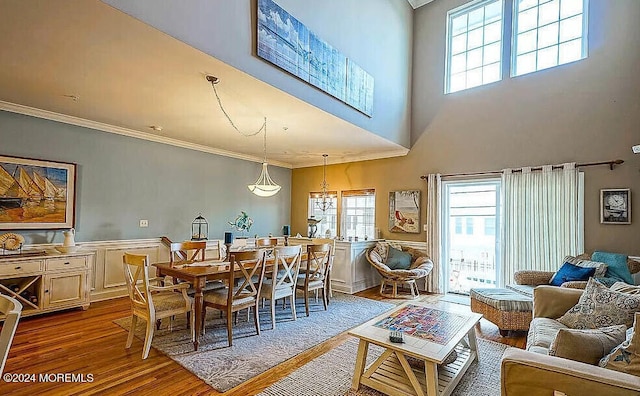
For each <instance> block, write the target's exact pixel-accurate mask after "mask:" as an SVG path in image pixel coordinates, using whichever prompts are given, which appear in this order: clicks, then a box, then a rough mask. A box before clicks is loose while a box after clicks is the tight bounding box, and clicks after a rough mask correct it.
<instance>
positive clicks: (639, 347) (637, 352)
mask: <svg viewBox="0 0 640 396" xmlns="http://www.w3.org/2000/svg"><path fill="white" fill-rule="evenodd" d="M639 325H640V313H636V315H635V325H634V326H633V328H634V329H637V328H638V326H639ZM598 365H599V366H600V367H604V368H608V369H611V370H615V371H622V372H624V373H628V374H633V375H636V376H640V331H634V332H633V335H632V336H631V339H630V340H627V341H624V342H623V343H622V344H620V345H618V346H617V347H616V348H615V349H614V350H613V351H611V353H609V354H608V355H607V356H605V357H603V358H602V360H600V363H599V364H598Z"/></svg>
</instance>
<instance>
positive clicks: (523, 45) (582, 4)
mask: <svg viewBox="0 0 640 396" xmlns="http://www.w3.org/2000/svg"><path fill="white" fill-rule="evenodd" d="M587 9H588V0H515V1H514V9H513V47H512V56H511V58H512V68H511V75H512V76H521V75H523V74H527V73H531V72H535V71H538V70H543V69H547V68H550V67H554V66H558V65H562V64H565V63H569V62H573V61H576V60H580V59H584V58H586V57H587Z"/></svg>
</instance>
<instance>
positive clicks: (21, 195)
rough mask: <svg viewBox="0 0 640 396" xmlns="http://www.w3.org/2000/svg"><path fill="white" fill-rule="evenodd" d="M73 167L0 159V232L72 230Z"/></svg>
mask: <svg viewBox="0 0 640 396" xmlns="http://www.w3.org/2000/svg"><path fill="white" fill-rule="evenodd" d="M75 181H76V165H75V164H71V163H66V162H53V161H43V160H35V159H28V158H18V157H9V156H0V229H2V230H19V229H58V228H72V227H74V220H75V219H74V217H75Z"/></svg>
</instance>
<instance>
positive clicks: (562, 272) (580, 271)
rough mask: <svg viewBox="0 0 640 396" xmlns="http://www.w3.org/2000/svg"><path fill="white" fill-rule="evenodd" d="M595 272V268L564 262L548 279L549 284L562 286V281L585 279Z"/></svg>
mask: <svg viewBox="0 0 640 396" xmlns="http://www.w3.org/2000/svg"><path fill="white" fill-rule="evenodd" d="M595 273H596V269H595V268H584V267H578V266H577V265H573V264H571V263H564V264H562V267H560V269H559V270H558V272H556V273H555V274H554V275H553V278H551V280H550V281H549V284H550V285H551V286H562V284H563V283H564V282H570V281H586V280H589V278H590V277H592V276H593V274H595Z"/></svg>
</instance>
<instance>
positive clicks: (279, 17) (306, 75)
mask: <svg viewBox="0 0 640 396" xmlns="http://www.w3.org/2000/svg"><path fill="white" fill-rule="evenodd" d="M257 12H258V17H257V27H256V31H257V39H256V43H257V48H256V54H257V55H258V56H259V57H260V58H262V59H264V60H266V61H267V62H270V63H271V64H273V65H275V66H278V67H279V68H281V69H283V70H285V71H287V72H289V73H291V74H293V75H294V76H296V77H298V78H300V79H301V80H303V81H305V82H307V83H309V84H311V85H313V86H315V87H316V88H318V89H320V90H321V91H323V92H326V93H327V94H329V95H331V96H333V97H335V98H337V99H338V100H340V101H342V102H344V103H346V104H347V105H349V106H351V107H353V108H354V109H356V110H358V111H360V112H361V113H363V114H365V115H367V116H369V117H371V116H372V115H373V89H374V78H373V76H372V75H371V74H369V73H367V72H366V71H365V70H364V69H363V68H362V67H360V66H358V65H357V64H356V63H355V62H354V61H353V60H351V59H349V58H347V56H346V55H344V54H343V53H342V52H340V51H339V50H338V49H336V48H334V47H333V46H332V45H331V44H329V43H327V42H326V41H324V40H323V39H322V38H321V37H320V36H318V35H317V34H316V33H314V32H313V31H311V30H309V28H307V26H306V25H305V24H303V23H302V22H300V21H299V20H297V19H296V18H295V17H294V16H293V15H291V14H289V13H288V12H287V11H286V10H285V9H283V8H282V7H280V6H279V5H278V4H276V3H275V2H274V1H273V0H258V7H257Z"/></svg>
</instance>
